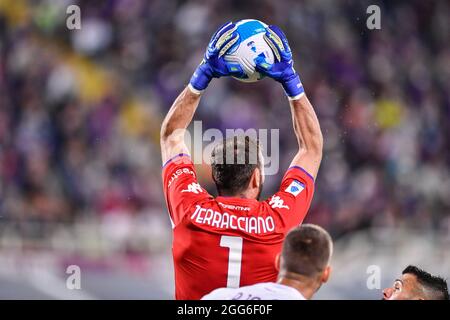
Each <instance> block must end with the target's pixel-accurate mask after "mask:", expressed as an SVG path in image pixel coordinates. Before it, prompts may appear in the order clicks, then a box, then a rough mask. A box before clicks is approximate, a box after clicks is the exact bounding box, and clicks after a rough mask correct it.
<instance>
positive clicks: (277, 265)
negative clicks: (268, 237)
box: [275, 254, 281, 272]
mask: <svg viewBox="0 0 450 320" xmlns="http://www.w3.org/2000/svg"><path fill="white" fill-rule="evenodd" d="M280 259H281V258H280V254H277V256H276V257H275V270H277V272H279V271H280V263H281V262H280Z"/></svg>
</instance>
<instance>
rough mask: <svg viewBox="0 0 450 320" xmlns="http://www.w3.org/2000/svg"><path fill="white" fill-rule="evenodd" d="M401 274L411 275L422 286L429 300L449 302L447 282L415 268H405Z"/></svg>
mask: <svg viewBox="0 0 450 320" xmlns="http://www.w3.org/2000/svg"><path fill="white" fill-rule="evenodd" d="M402 274H413V275H415V276H416V278H417V282H418V283H419V284H420V285H421V286H422V288H423V290H422V291H423V293H424V294H425V295H426V296H427V298H428V299H431V300H449V295H448V286H447V281H445V280H444V279H443V278H441V277H439V276H433V275H432V274H430V273H428V272H426V271H425V270H422V269H420V268H418V267H416V266H411V265H410V266H407V267H406V268H405V270H403V272H402Z"/></svg>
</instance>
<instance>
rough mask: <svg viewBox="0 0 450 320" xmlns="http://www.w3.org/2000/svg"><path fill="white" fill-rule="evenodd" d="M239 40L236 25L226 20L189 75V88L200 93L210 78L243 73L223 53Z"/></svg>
mask: <svg viewBox="0 0 450 320" xmlns="http://www.w3.org/2000/svg"><path fill="white" fill-rule="evenodd" d="M238 40H239V34H238V33H237V31H236V25H235V24H234V23H233V22H231V21H230V22H227V23H225V24H224V25H223V26H221V27H220V28H219V29H218V30H217V31H216V32H215V33H214V35H213V36H212V38H211V40H210V42H209V44H208V47H207V49H206V53H205V56H204V58H203V60H202V62H201V63H200V65H199V66H198V67H197V69H196V70H195V72H194V74H193V75H192V77H191V81H190V82H189V85H190V87H191V89H194V91H197V92H198V93H200V92H201V91H203V90H205V89H206V87H207V86H208V84H209V82H210V81H211V79H212V78H219V77H223V76H229V75H234V76H239V75H243V74H244V73H243V70H242V68H241V67H240V66H238V65H236V64H231V63H227V62H226V61H225V59H224V55H225V53H226V52H227V51H228V50H229V49H230V48H231V47H232V46H233V45H234V44H235V43H236V42H237V41H238Z"/></svg>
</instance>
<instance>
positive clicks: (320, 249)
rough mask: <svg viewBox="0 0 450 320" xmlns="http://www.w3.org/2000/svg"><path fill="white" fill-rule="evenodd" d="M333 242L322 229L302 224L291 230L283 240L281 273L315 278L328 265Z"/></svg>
mask: <svg viewBox="0 0 450 320" xmlns="http://www.w3.org/2000/svg"><path fill="white" fill-rule="evenodd" d="M332 252H333V240H332V239H331V236H330V234H329V233H328V232H327V231H326V230H325V229H323V228H321V227H319V226H317V225H314V224H304V225H301V226H299V227H297V228H295V229H292V230H291V231H290V232H289V233H288V235H287V236H286V239H285V240H284V244H283V250H282V252H281V257H282V258H283V259H282V264H281V269H282V271H286V272H292V273H297V274H300V275H303V276H306V277H315V276H317V275H318V274H320V273H321V272H323V271H324V270H325V268H326V267H327V266H328V265H329V263H330V259H331V255H332Z"/></svg>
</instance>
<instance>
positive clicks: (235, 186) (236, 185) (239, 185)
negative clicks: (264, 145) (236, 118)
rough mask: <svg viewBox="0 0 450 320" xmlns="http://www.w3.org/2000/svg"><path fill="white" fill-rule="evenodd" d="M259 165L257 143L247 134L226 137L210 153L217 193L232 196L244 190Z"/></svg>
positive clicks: (260, 164)
mask: <svg viewBox="0 0 450 320" xmlns="http://www.w3.org/2000/svg"><path fill="white" fill-rule="evenodd" d="M261 167H262V159H261V154H260V146H259V143H258V141H257V140H254V139H252V138H251V137H249V136H244V135H237V136H234V137H231V138H227V139H225V140H223V141H221V142H219V143H218V144H217V145H216V146H215V147H214V149H213V151H212V153H211V168H212V176H213V180H214V182H215V183H216V186H217V191H218V192H219V195H226V196H234V195H237V194H239V193H240V192H242V191H244V190H245V189H246V188H247V186H248V184H249V182H250V178H251V176H252V174H253V172H254V170H255V169H256V168H260V169H261Z"/></svg>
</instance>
